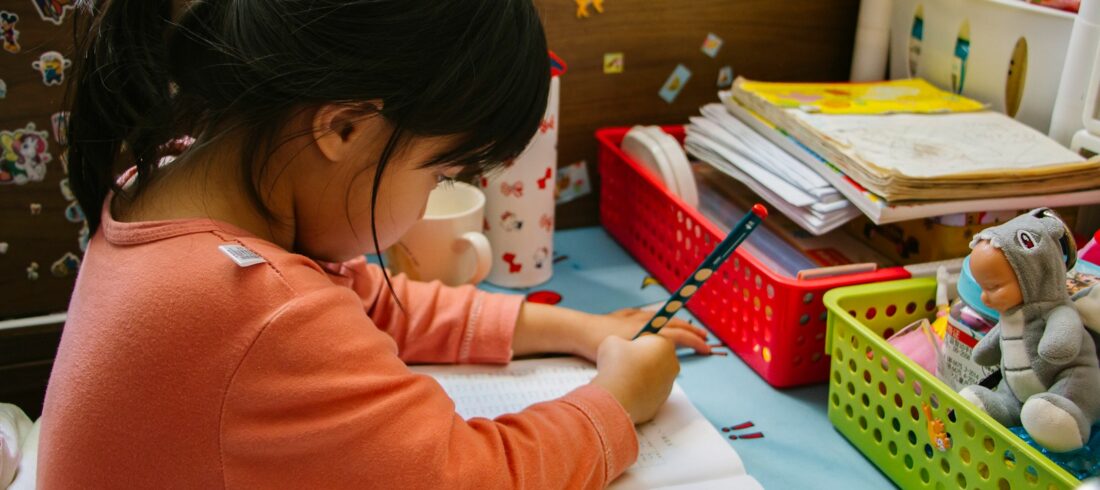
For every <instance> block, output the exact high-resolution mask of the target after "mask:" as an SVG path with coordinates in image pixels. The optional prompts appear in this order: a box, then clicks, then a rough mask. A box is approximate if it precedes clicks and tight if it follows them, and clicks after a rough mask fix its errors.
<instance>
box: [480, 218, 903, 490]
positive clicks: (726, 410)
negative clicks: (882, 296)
mask: <svg viewBox="0 0 1100 490" xmlns="http://www.w3.org/2000/svg"><path fill="white" fill-rule="evenodd" d="M554 248H555V251H554V252H555V256H556V258H557V262H556V263H555V266H554V277H553V279H551V280H550V282H548V283H546V284H542V285H540V286H537V287H534V288H530V289H524V290H518V291H517V290H513V289H502V288H498V287H494V286H491V285H485V286H483V288H484V289H488V290H491V291H500V292H510V293H516V292H522V293H528V292H531V291H543V290H550V291H554V292H557V293H558V294H561V295H562V302H561V303H560V305H561V306H566V307H569V308H574V309H578V310H583V311H589V312H593V313H607V312H610V311H614V310H617V309H620V308H627V307H638V306H644V305H649V304H652V303H655V302H658V301H663V300H665V299H667V298H668V294H669V292H668V291H666V290H665V289H664V288H663V287H661V286H660V285H651V286H649V287H646V288H644V289H643V288H642V283H643V280H644V279H645V277H646V276H647V275H648V274H647V273H646V271H645V270H644V269H643V268H642V267H641V266H640V265H638V263H637V262H635V261H634V259H633V258H631V257H630V256H629V255H628V254H627V253H626V252H625V251H623V249H622V248H620V247H619V246H618V244H616V243H615V241H614V240H612V239H611V237H610V236H608V235H607V233H605V232H604V231H603V229H602V228H582V229H577V230H567V231H561V232H558V233H557V234H556V236H555V237H554ZM682 315H686V312H685V313H682ZM712 340H716V339H714V338H713V336H712ZM723 350H727V349H723ZM727 351H728V350H727ZM681 364H682V369H681V371H680V376H679V378H678V379H677V381H678V382H679V383H680V386H682V387H683V389H684V391H686V392H687V394H688V397H690V398H691V401H692V402H693V403H695V406H696V407H698V408H699V411H701V412H702V413H703V415H705V416H706V417H707V419H708V420H710V422H711V423H712V424H714V426H715V430H718V429H719V428H721V427H729V426H732V425H736V424H740V423H742V422H747V421H752V422H753V424H755V426H754V427H753V428H752V429H748V430H741V431H735V432H734V433H742V434H744V433H752V432H761V433H763V434H764V437H763V438H761V439H747V440H736V441H729V443H730V444H731V445H732V446H733V448H734V449H735V450H737V453H738V454H739V455H741V459H742V460H743V461H744V462H745V467H746V468H747V469H748V472H749V474H751V475H752V476H753V477H755V478H756V479H757V480H758V481H760V483H761V484H762V485H763V486H764V488H768V489H777V490H782V489H801V488H813V489H834V488H835V489H845V490H849V489H882V488H893V487H894V484H893V483H892V482H891V481H890V480H889V479H888V478H886V477H885V476H884V475H883V474H882V473H880V472H879V471H878V469H877V468H875V466H874V465H872V464H871V463H870V462H869V461H867V459H866V458H864V457H863V455H862V454H860V452H859V451H857V450H856V449H855V448H854V447H853V446H852V445H851V444H849V443H848V441H847V440H846V439H844V437H843V436H841V435H840V433H838V432H837V431H836V430H835V429H834V428H833V426H832V424H831V423H830V422H829V418H828V415H827V413H826V401H827V398H828V394H829V390H828V386H827V385H825V384H820V385H817V386H810V387H804V388H795V389H787V390H782V391H780V390H776V389H775V388H772V387H771V386H770V385H768V384H767V383H765V382H764V380H763V379H761V378H760V377H759V376H758V375H757V374H756V373H755V372H754V371H752V370H751V369H749V367H748V366H746V365H745V363H743V362H741V359H740V358H739V357H737V356H736V355H733V354H731V355H728V356H725V357H722V356H709V357H701V356H684V357H682V358H681ZM723 435H725V434H723ZM727 440H728V439H727Z"/></svg>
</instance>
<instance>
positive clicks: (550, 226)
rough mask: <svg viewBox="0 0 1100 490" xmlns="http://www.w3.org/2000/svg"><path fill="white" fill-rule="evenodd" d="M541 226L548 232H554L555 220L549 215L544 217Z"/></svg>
mask: <svg viewBox="0 0 1100 490" xmlns="http://www.w3.org/2000/svg"><path fill="white" fill-rule="evenodd" d="M539 226H541V227H542V229H544V230H546V231H554V218H551V217H550V215H549V214H544V215H542V218H540V219H539Z"/></svg>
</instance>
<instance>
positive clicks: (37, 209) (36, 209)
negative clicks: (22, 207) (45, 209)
mask: <svg viewBox="0 0 1100 490" xmlns="http://www.w3.org/2000/svg"><path fill="white" fill-rule="evenodd" d="M30 211H31V216H38V215H40V214H42V205H41V204H39V203H36V202H32V203H31V205H30Z"/></svg>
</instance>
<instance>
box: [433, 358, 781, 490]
mask: <svg viewBox="0 0 1100 490" xmlns="http://www.w3.org/2000/svg"><path fill="white" fill-rule="evenodd" d="M412 369H413V370H414V371H416V372H419V373H423V374H427V375H430V376H432V377H433V378H435V379H436V381H438V382H439V384H440V385H442V386H443V389H444V390H445V391H446V392H447V394H449V395H450V396H451V398H452V399H454V401H455V407H456V410H457V412H458V414H459V415H461V416H462V417H463V418H466V419H470V418H473V417H486V418H494V417H497V416H499V415H503V414H506V413H514V412H519V411H521V410H523V409H524V408H526V407H527V406H528V405H531V404H534V403H538V402H541V401H546V400H551V399H554V398H558V397H560V396H562V395H565V394H566V393H569V392H570V391H572V390H573V389H574V388H577V387H579V386H581V385H584V384H586V383H588V382H589V381H590V380H591V379H592V378H593V377H594V376H595V375H596V368H595V367H594V366H593V365H592V364H590V363H588V362H587V361H584V360H582V359H577V358H572V357H557V358H547V359H530V360H524V361H515V362H512V363H511V364H509V365H507V366H480V365H477V366H473V365H464V366H413V368H412ZM637 431H638V446H639V454H638V461H637V462H636V463H635V464H634V466H632V467H630V469H629V470H627V472H626V473H625V474H623V475H622V476H621V477H619V479H617V480H616V481H615V482H614V483H613V484H612V485H611V488H612V489H617V490H628V489H649V488H668V489H697V488H698V489H703V488H725V489H735V490H736V489H746V490H759V489H762V488H763V487H761V486H760V484H759V483H758V482H757V481H756V480H755V479H754V478H752V477H751V476H749V475H748V474H747V473H746V471H745V467H744V465H743V464H742V463H741V458H740V456H738V455H737V452H736V451H734V450H733V448H732V447H731V446H730V445H729V443H727V442H726V440H725V439H724V438H722V436H721V434H719V433H718V431H717V430H715V429H714V426H712V425H711V424H710V422H708V421H707V420H706V419H705V418H704V417H703V415H702V414H701V413H699V411H698V410H697V409H696V408H695V406H694V405H692V404H691V401H690V400H689V399H688V397H687V395H686V394H684V392H683V390H681V389H680V386H679V385H675V386H674V387H673V389H672V394H671V395H670V396H669V398H668V402H667V403H665V405H664V407H662V408H661V410H660V412H658V414H657V417H656V418H655V419H654V420H653V421H651V422H649V423H646V424H644V425H641V426H638V427H637Z"/></svg>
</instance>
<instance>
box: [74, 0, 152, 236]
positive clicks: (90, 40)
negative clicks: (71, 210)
mask: <svg viewBox="0 0 1100 490" xmlns="http://www.w3.org/2000/svg"><path fill="white" fill-rule="evenodd" d="M84 3H85V5H86V7H84V8H83V9H82V11H80V12H79V13H78V14H77V27H76V29H77V42H76V45H77V62H76V66H75V72H74V76H73V78H72V79H71V81H70V86H69V97H70V99H69V102H70V107H71V111H72V117H70V118H69V121H70V122H69V134H70V146H69V181H70V185H71V187H72V189H73V193H74V194H75V195H76V197H77V200H78V201H79V202H80V206H81V207H82V208H83V209H84V214H85V216H86V217H87V220H88V228H89V230H90V232H91V233H95V230H96V228H98V227H99V222H100V212H101V210H102V207H103V203H104V200H105V199H106V198H107V194H108V192H109V191H111V190H112V189H115V190H117V185H116V183H115V177H116V175H118V173H119V171H120V170H121V169H123V168H127V167H130V166H136V167H137V170H138V178H139V179H142V178H146V177H148V176H149V175H151V173H152V171H153V169H154V168H155V166H156V164H157V160H158V158H159V155H158V153H159V151H158V148H159V147H160V146H161V145H162V144H163V143H164V142H166V141H168V140H169V139H171V137H172V135H171V134H170V133H171V126H172V124H171V123H172V119H173V117H172V112H173V111H172V110H171V105H172V104H171V95H170V93H169V90H170V89H169V86H170V84H171V83H170V82H171V80H170V76H169V73H168V66H167V52H168V48H167V42H166V32H167V30H168V28H169V25H170V23H171V19H172V0H98V1H94V2H84Z"/></svg>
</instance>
